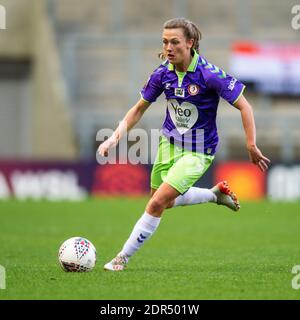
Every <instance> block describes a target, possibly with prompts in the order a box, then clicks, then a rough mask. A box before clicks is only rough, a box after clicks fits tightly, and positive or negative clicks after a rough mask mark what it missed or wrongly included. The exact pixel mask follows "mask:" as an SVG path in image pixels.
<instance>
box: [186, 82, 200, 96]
mask: <svg viewBox="0 0 300 320" xmlns="http://www.w3.org/2000/svg"><path fill="white" fill-rule="evenodd" d="M199 90H200V89H199V86H197V85H196V84H190V85H189V86H188V92H189V94H190V95H191V96H195V95H196V94H198V92H199Z"/></svg>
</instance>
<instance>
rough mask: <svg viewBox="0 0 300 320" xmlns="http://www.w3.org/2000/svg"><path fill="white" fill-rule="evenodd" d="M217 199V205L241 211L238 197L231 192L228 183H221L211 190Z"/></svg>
mask: <svg viewBox="0 0 300 320" xmlns="http://www.w3.org/2000/svg"><path fill="white" fill-rule="evenodd" d="M210 190H211V191H212V192H213V193H214V194H215V195H216V197H217V204H220V205H224V206H226V207H228V208H229V209H231V210H233V211H238V210H239V209H240V207H241V206H240V203H239V201H238V199H237V197H236V195H235V194H234V193H233V192H232V191H231V190H230V188H229V186H228V183H227V181H222V182H219V183H218V184H217V185H215V186H214V187H213V188H211V189H210Z"/></svg>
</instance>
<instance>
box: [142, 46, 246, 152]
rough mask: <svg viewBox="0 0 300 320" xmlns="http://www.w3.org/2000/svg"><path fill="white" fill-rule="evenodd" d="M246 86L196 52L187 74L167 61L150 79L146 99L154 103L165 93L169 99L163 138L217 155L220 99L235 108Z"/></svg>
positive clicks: (190, 148)
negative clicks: (217, 121) (234, 105)
mask: <svg viewBox="0 0 300 320" xmlns="http://www.w3.org/2000/svg"><path fill="white" fill-rule="evenodd" d="M244 88H245V86H244V85H243V84H242V83H241V82H240V81H238V80H236V79H235V78H234V77H232V76H230V75H228V74H226V73H225V72H224V71H223V70H221V69H219V68H218V67H216V66H215V65H213V64H211V63H209V62H208V61H207V60H206V59H204V58H203V57H201V56H199V55H198V54H197V53H196V52H195V51H194V56H193V59H192V62H191V64H190V66H189V68H188V70H187V72H185V73H184V72H177V71H176V70H175V68H174V65H173V64H171V63H169V62H168V61H165V62H164V63H163V64H161V65H160V66H159V67H158V68H157V69H156V70H155V71H154V72H153V73H152V75H151V76H150V78H149V80H148V82H147V83H146V85H145V86H144V88H143V89H142V91H141V95H142V98H143V99H144V100H146V101H148V102H151V103H152V102H154V101H155V100H156V99H157V98H158V97H159V96H160V95H161V93H162V92H164V93H165V96H166V99H167V109H166V118H165V121H164V123H163V129H162V132H163V135H164V136H166V137H167V138H168V139H169V141H170V142H171V143H174V144H175V145H178V146H182V147H184V148H185V149H187V150H192V151H197V152H202V153H205V154H210V155H213V154H215V152H216V147H217V144H218V140H219V138H218V131H217V126H216V116H217V108H218V104H219V100H220V97H222V98H223V99H225V100H226V101H228V102H229V103H230V104H232V105H233V104H234V103H235V101H237V100H238V98H239V97H240V96H241V95H242V92H243V90H244Z"/></svg>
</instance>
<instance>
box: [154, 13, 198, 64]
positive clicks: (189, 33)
mask: <svg viewBox="0 0 300 320" xmlns="http://www.w3.org/2000/svg"><path fill="white" fill-rule="evenodd" d="M163 28H164V29H177V28H181V29H182V30H183V33H184V35H185V38H186V39H187V40H190V39H193V40H194V43H193V46H192V48H191V50H195V51H196V52H197V53H199V42H200V40H201V38H202V34H201V31H200V30H199V28H198V26H197V25H196V24H195V23H193V22H192V21H190V20H187V19H185V18H175V19H171V20H168V21H166V22H165V23H164V26H163ZM158 57H159V58H160V59H163V60H164V59H166V57H165V55H164V53H163V52H160V53H159V54H158Z"/></svg>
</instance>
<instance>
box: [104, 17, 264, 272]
mask: <svg viewBox="0 0 300 320" xmlns="http://www.w3.org/2000/svg"><path fill="white" fill-rule="evenodd" d="M200 39H201V33H200V31H199V28H198V27H197V26H196V25H195V24H194V23H192V22H191V21H188V20H186V19H184V18H176V19H172V20H169V21H167V22H166V23H165V24H164V27H163V35H162V41H163V53H160V54H159V56H160V57H161V58H163V59H164V60H165V61H164V62H163V63H162V64H161V65H160V66H159V67H158V68H157V69H156V70H155V71H154V72H153V73H152V75H151V76H150V78H149V80H148V82H147V83H146V85H145V86H144V88H143V89H142V91H141V99H140V100H139V101H138V102H137V103H136V105H134V106H133V107H132V108H131V109H130V110H129V111H128V113H127V114H126V116H125V117H124V119H123V121H121V123H120V124H119V126H118V128H117V129H116V130H115V132H114V133H113V135H112V136H111V137H110V138H109V139H108V140H106V141H105V142H103V143H102V144H101V145H100V147H99V150H98V151H99V153H100V154H101V155H102V156H107V155H108V152H109V149H110V148H112V147H115V146H116V145H117V144H118V142H119V140H120V139H121V137H122V135H123V134H124V127H126V128H127V130H128V131H129V130H130V129H131V128H132V127H133V126H134V125H135V124H136V123H137V122H138V121H139V120H140V119H141V117H142V116H143V114H144V112H145V111H146V110H147V108H148V107H149V106H150V104H151V103H153V102H154V101H155V100H156V99H157V97H158V96H159V95H160V94H161V93H162V92H164V93H165V96H166V100H167V110H166V118H165V121H164V124H163V130H162V133H163V134H162V137H161V139H160V143H159V150H158V153H157V157H156V160H155V163H154V165H153V169H152V173H151V198H150V200H149V201H148V203H147V205H146V209H145V212H144V214H143V215H142V216H141V218H140V219H139V220H138V222H137V223H136V225H135V226H134V228H133V230H132V233H131V235H130V236H129V238H128V240H127V241H126V242H125V244H124V246H123V248H122V250H121V251H120V253H119V254H118V255H117V256H116V257H115V258H114V259H113V260H111V261H110V262H108V263H107V264H105V266H104V269H105V270H110V271H120V270H124V269H125V267H126V266H127V263H128V261H129V258H130V257H131V256H133V254H134V253H135V252H136V251H137V250H138V249H139V248H140V247H141V246H142V245H143V244H144V242H145V241H146V240H147V239H149V238H150V237H151V235H152V234H153V233H154V232H155V230H156V229H157V227H158V225H159V223H160V220H161V216H162V213H163V211H164V210H165V209H167V208H173V207H176V206H184V205H194V204H200V203H205V202H214V203H217V204H221V205H225V206H227V207H229V208H230V209H232V210H234V211H238V210H239V208H240V205H239V202H238V200H237V198H236V196H235V194H234V193H233V192H231V191H230V189H229V186H228V185H227V183H226V182H225V181H222V182H219V183H218V184H217V185H216V186H214V187H213V188H212V189H204V188H196V187H193V185H194V183H195V182H196V181H197V180H198V179H199V178H200V177H201V176H202V175H203V174H204V172H205V171H206V170H207V169H208V168H209V166H210V165H211V163H212V161H213V159H214V154H215V152H216V147H217V143H218V133H217V128H216V115H217V108H218V103H219V99H220V97H222V98H223V99H225V100H226V101H228V102H229V103H230V104H231V105H233V106H234V107H235V108H237V109H238V110H240V112H241V117H242V122H243V127H244V131H245V135H246V147H247V150H248V153H249V157H250V160H251V161H252V162H253V163H254V164H255V165H257V166H258V167H259V168H260V169H261V170H262V171H265V170H267V169H268V165H269V163H270V160H269V159H268V158H266V157H265V156H264V155H263V154H262V153H261V151H260V150H259V149H258V148H257V146H256V130H255V123H254V117H253V111H252V107H251V105H250V104H249V103H248V101H247V100H246V98H245V97H244V96H243V91H244V88H245V86H244V85H243V84H242V83H241V82H239V81H238V80H236V79H235V78H233V77H232V76H230V75H228V74H227V73H225V72H224V71H223V70H221V69H219V68H218V67H216V66H215V65H213V64H211V63H209V62H208V61H207V60H206V59H205V58H204V57H202V56H201V55H199V41H200Z"/></svg>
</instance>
